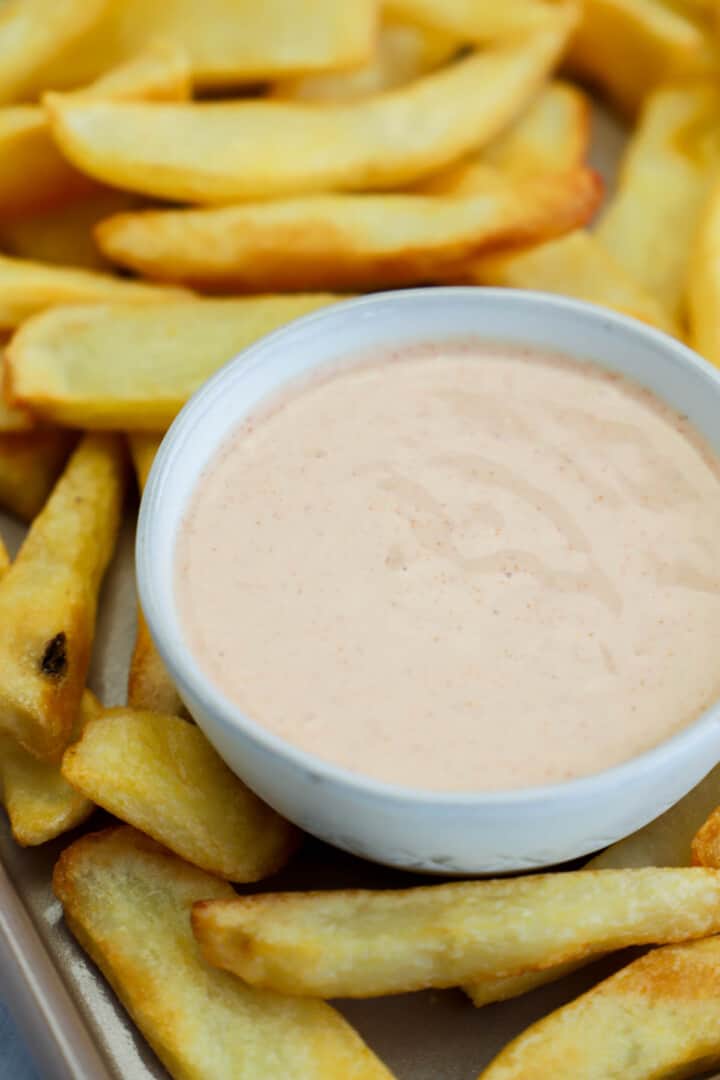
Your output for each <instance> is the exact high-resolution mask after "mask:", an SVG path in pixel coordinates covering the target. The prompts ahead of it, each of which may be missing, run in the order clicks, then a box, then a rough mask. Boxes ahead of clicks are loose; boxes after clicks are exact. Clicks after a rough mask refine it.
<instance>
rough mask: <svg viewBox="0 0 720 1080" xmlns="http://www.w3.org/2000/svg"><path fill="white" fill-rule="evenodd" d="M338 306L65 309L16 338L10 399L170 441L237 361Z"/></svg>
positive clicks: (264, 300)
mask: <svg viewBox="0 0 720 1080" xmlns="http://www.w3.org/2000/svg"><path fill="white" fill-rule="evenodd" d="M337 299H339V298H338V297H335V296H331V295H328V294H323V293H312V294H307V295H304V296H303V295H297V296H267V297H248V298H247V299H241V300H187V301H182V302H180V303H170V304H166V303H163V304H159V305H155V306H153V307H147V306H145V305H142V306H139V305H134V304H133V305H112V306H109V305H96V306H88V307H72V308H70V307H68V308H56V309H55V310H54V311H49V312H46V314H44V315H38V316H36V317H35V318H34V319H31V320H30V321H29V322H28V323H27V324H26V325H25V326H23V327H22V329H21V330H20V331H18V333H17V334H16V335H15V337H14V339H13V343H12V346H11V348H9V350H8V353H7V355H6V365H7V387H6V389H7V392H8V393H10V394H11V395H12V397H13V398H14V400H15V402H16V403H18V404H23V405H25V406H27V407H28V408H30V407H32V409H33V410H37V413H38V414H39V415H40V416H44V417H47V418H55V419H57V420H59V421H60V422H61V423H65V424H75V423H79V426H81V427H92V428H114V429H115V430H119V431H125V430H128V431H132V430H135V431H162V430H164V429H165V428H166V427H167V426H168V425H169V424H170V423H171V422H172V420H173V418H174V417H175V416H176V414H177V413H178V412H179V411H180V409H181V408H182V406H183V405H184V404H185V402H186V401H187V399H188V398H189V397H190V396H191V394H193V393H194V392H195V391H196V390H197V389H198V387H199V386H200V385H201V384H202V383H203V382H204V381H205V380H206V379H207V378H208V377H209V376H210V375H212V374H213V372H214V371H217V369H218V368H219V367H221V365H222V364H224V363H225V362H226V361H227V360H230V359H232V357H233V356H235V354H236V353H238V352H240V351H241V350H242V349H244V348H246V347H247V346H248V345H250V344H252V342H253V341H256V340H257V339H258V338H260V337H262V336H263V334H267V333H269V332H270V331H271V330H276V329H277V328H278V327H279V326H282V325H283V324H284V323H287V322H290V320H291V319H296V318H298V317H299V316H300V315H305V314H307V313H308V312H310V311H314V310H315V309H316V308H320V307H324V306H325V305H327V304H330V303H332V302H333V301H334V300H337ZM30 402H32V406H30Z"/></svg>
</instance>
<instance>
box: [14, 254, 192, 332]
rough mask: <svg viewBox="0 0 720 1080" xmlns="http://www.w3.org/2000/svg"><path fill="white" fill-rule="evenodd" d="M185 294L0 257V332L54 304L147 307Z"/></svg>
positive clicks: (143, 284)
mask: <svg viewBox="0 0 720 1080" xmlns="http://www.w3.org/2000/svg"><path fill="white" fill-rule="evenodd" d="M187 295H188V294H187V292H185V290H179V289H177V288H174V289H173V288H163V287H162V286H157V285H150V284H146V283H145V282H140V281H124V280H122V279H121V278H117V277H112V276H111V275H110V274H101V273H97V272H95V271H94V270H76V269H75V267H70V266H47V265H45V263H41V262H32V261H30V260H28V259H14V258H12V257H10V256H9V255H0V329H10V328H12V327H15V326H19V325H20V323H22V322H24V321H25V319H29V318H30V316H31V315H36V314H37V313H38V312H39V311H44V310H45V309H46V308H50V307H55V306H56V305H58V304H90V303H96V304H103V303H105V304H108V303H112V302H114V301H117V302H118V303H123V302H126V303H133V304H149V303H157V302H158V301H163V300H178V299H179V298H180V297H182V296H187Z"/></svg>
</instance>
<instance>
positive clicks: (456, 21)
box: [386, 0, 557, 44]
mask: <svg viewBox="0 0 720 1080" xmlns="http://www.w3.org/2000/svg"><path fill="white" fill-rule="evenodd" d="M386 8H387V10H388V11H389V12H390V14H391V15H394V16H395V17H396V18H401V19H407V21H408V22H417V23H419V24H420V25H421V26H427V27H430V28H431V29H433V30H442V31H445V32H446V33H448V34H453V35H454V36H455V37H457V38H458V39H459V40H460V41H464V42H476V43H479V44H487V42H491V41H498V40H500V39H502V38H516V37H522V36H523V35H526V34H529V33H532V32H533V31H534V30H538V29H541V28H542V27H543V26H545V25H547V23H548V22H551V21H552V20H553V19H554V18H555V16H556V11H557V5H556V4H553V3H546V2H545V0H513V2H512V3H508V4H498V3H496V2H494V0H387V3H386Z"/></svg>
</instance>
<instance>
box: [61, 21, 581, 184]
mask: <svg viewBox="0 0 720 1080" xmlns="http://www.w3.org/2000/svg"><path fill="white" fill-rule="evenodd" d="M574 20H575V12H574V10H573V9H570V8H568V7H558V8H557V9H556V13H555V17H554V20H553V22H552V23H551V24H550V25H549V27H548V29H544V30H542V31H539V32H538V33H536V34H534V35H531V36H529V37H525V38H523V39H522V40H521V41H519V42H517V43H515V44H511V45H508V46H499V47H497V48H493V49H488V50H487V51H485V52H482V53H478V54H473V55H471V56H468V57H466V58H465V59H462V60H459V61H458V62H457V63H455V64H452V65H450V66H449V67H447V68H443V69H442V70H440V71H438V72H433V73H432V74H430V75H426V76H425V77H424V78H421V79H417V80H416V81H415V82H413V83H411V84H410V85H408V86H404V87H400V88H399V89H396V90H391V91H388V92H387V93H384V94H377V95H375V96H373V97H371V98H368V99H367V100H365V101H361V102H351V103H349V104H337V105H334V104H326V105H319V104H317V103H315V102H312V103H309V104H306V103H302V102H285V101H276V100H265V101H263V100H260V101H258V100H246V101H239V102H220V103H212V102H210V103H199V104H189V105H136V104H115V103H105V102H102V103H99V102H88V101H72V100H68V99H67V98H66V97H63V96H62V95H57V94H49V95H47V96H46V97H45V99H44V100H45V103H46V107H47V109H48V112H49V115H50V119H51V124H52V130H53V135H54V138H55V139H56V141H57V143H58V145H59V147H60V149H61V150H62V152H63V154H65V156H66V157H67V158H68V159H69V160H70V161H71V162H72V163H73V164H74V165H76V166H77V167H78V168H79V169H80V170H81V171H83V172H85V173H87V174H88V175H90V176H93V177H95V178H96V179H98V180H103V181H105V182H106V183H109V184H113V185H115V186H117V187H122V188H128V189H129V190H131V191H139V192H142V193H145V194H148V195H157V196H160V197H162V198H169V199H177V200H185V201H189V202H201V203H213V202H214V203H218V202H232V201H234V200H237V199H244V198H253V197H257V198H263V199H265V198H270V197H272V196H281V195H293V194H302V193H307V192H313V191H315V192H317V191H323V190H336V191H362V190H365V189H368V188H370V189H379V188H392V187H400V186H401V185H402V184H407V183H410V182H412V181H415V180H418V179H420V178H421V177H422V176H425V175H428V174H429V173H432V172H434V171H436V170H438V169H440V168H442V167H443V166H446V165H449V164H451V163H452V162H453V161H455V160H456V159H457V158H459V157H461V156H462V155H464V154H466V153H468V152H469V151H471V150H473V149H478V148H480V147H482V146H483V145H486V144H487V143H488V142H489V141H490V140H491V139H492V138H494V137H495V136H496V135H497V134H499V132H500V131H502V129H503V128H504V127H505V126H506V125H507V124H508V123H509V122H510V121H511V120H513V119H514V117H515V116H517V115H518V113H519V112H521V111H522V109H523V107H524V106H525V105H526V104H527V103H528V102H529V101H531V100H532V98H533V96H534V94H535V93H536V92H537V91H538V89H539V87H540V86H541V85H542V82H543V80H544V79H545V77H546V76H547V74H548V72H549V71H550V70H551V69H552V67H553V65H554V63H555V62H556V60H557V59H558V57H559V55H560V54H561V52H562V50H563V48H564V46H565V44H566V42H567V39H568V36H569V34H570V32H571V29H572V25H573V23H574ZM179 131H182V133H183V134H182V138H178V132H179ZM399 131H402V132H403V137H402V138H398V135H397V133H398V132H399Z"/></svg>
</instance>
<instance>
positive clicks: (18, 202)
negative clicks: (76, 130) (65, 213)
mask: <svg viewBox="0 0 720 1080" xmlns="http://www.w3.org/2000/svg"><path fill="white" fill-rule="evenodd" d="M0 153H1V154H2V169H0V216H1V217H2V218H3V219H4V220H5V219H8V218H13V217H16V216H18V215H22V214H27V213H32V212H34V211H35V210H43V209H46V208H49V207H53V206H59V205H63V204H64V203H66V202H69V201H70V200H72V199H77V198H80V197H82V196H84V195H88V194H91V193H92V192H94V191H99V190H101V186H100V185H99V184H98V183H97V181H95V180H92V179H91V178H90V177H89V176H85V175H84V174H83V173H81V172H79V171H78V170H77V169H76V168H75V167H74V166H73V165H71V164H70V162H69V161H67V160H66V159H65V158H64V157H63V155H62V154H61V153H60V151H59V150H58V148H57V146H56V145H55V143H54V142H53V141H52V138H51V137H50V132H49V127H48V122H47V117H46V116H45V113H44V111H43V109H42V108H41V106H39V105H11V106H6V107H5V108H0Z"/></svg>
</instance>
